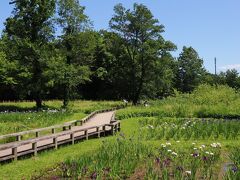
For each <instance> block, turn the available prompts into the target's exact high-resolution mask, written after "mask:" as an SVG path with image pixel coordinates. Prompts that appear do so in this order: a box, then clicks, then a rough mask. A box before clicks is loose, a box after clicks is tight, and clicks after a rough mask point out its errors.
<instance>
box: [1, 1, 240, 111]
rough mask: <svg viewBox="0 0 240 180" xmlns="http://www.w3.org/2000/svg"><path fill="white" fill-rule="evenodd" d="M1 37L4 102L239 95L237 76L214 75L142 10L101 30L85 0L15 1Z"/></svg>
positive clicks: (119, 12) (125, 12)
mask: <svg viewBox="0 0 240 180" xmlns="http://www.w3.org/2000/svg"><path fill="white" fill-rule="evenodd" d="M10 3H11V4H14V9H13V11H12V15H11V16H10V17H9V18H7V19H6V22H5V28H4V31H3V33H2V36H1V38H0V100H23V99H28V100H34V101H36V106H37V107H38V108H41V107H42V101H43V100H45V99H62V100H63V106H64V107H67V105H68V102H69V100H70V99H76V98H84V99H115V100H119V99H127V100H129V101H131V102H132V103H133V104H137V103H138V102H139V101H140V100H144V99H149V98H150V99H154V98H164V97H166V96H169V95H173V94H174V92H175V90H178V91H180V92H182V93H185V92H187V93H191V92H192V91H193V90H194V89H195V88H196V87H197V86H199V85H200V84H202V83H208V84H211V85H218V84H227V85H229V86H230V87H232V88H235V89H240V76H239V73H238V72H237V70H228V71H226V72H220V73H219V74H217V75H214V74H212V73H210V72H208V71H207V70H206V69H205V68H204V67H203V59H201V58H200V55H199V54H198V52H197V51H196V50H195V49H194V48H192V47H185V46H184V47H183V49H182V52H181V53H180V55H179V56H178V57H174V56H173V55H172V54H173V53H172V52H174V51H175V50H176V49H177V47H176V45H175V44H174V43H173V42H171V41H169V40H166V39H165V38H164V37H163V33H164V30H165V28H164V26H163V25H162V24H161V23H160V22H159V20H158V19H156V18H154V16H153V14H152V12H151V11H150V10H149V9H148V8H147V7H146V6H145V5H143V4H137V3H135V4H133V7H132V8H129V9H127V8H125V7H124V6H123V5H122V4H117V5H116V6H115V7H114V14H113V16H112V18H111V19H110V20H109V29H107V30H106V29H102V30H99V31H96V30H95V29H94V27H93V23H92V22H91V20H90V19H89V17H88V16H87V15H86V14H85V7H83V6H82V5H81V4H80V2H79V1H78V0H21V1H20V0H15V1H11V2H10Z"/></svg>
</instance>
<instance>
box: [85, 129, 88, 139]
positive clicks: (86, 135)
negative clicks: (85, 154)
mask: <svg viewBox="0 0 240 180" xmlns="http://www.w3.org/2000/svg"><path fill="white" fill-rule="evenodd" d="M85 137H86V140H88V130H85Z"/></svg>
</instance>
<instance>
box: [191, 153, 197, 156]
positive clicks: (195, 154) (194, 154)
mask: <svg viewBox="0 0 240 180" xmlns="http://www.w3.org/2000/svg"><path fill="white" fill-rule="evenodd" d="M191 156H193V157H198V156H199V154H198V153H193V154H191Z"/></svg>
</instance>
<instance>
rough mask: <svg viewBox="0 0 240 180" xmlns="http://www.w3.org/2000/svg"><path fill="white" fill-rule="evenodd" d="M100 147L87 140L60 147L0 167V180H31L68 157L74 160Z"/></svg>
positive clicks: (96, 143)
mask: <svg viewBox="0 0 240 180" xmlns="http://www.w3.org/2000/svg"><path fill="white" fill-rule="evenodd" d="M100 145H101V141H99V140H89V141H85V142H81V143H78V144H75V145H72V146H67V147H62V148H60V149H58V150H55V151H52V150H51V151H46V152H43V153H41V154H39V155H38V156H37V157H32V158H30V159H25V160H19V161H16V162H13V163H10V164H6V165H1V166H0V176H1V179H11V180H15V179H22V178H23V179H24V178H25V179H31V178H33V177H34V176H40V175H42V172H43V170H46V169H50V168H53V167H55V166H56V165H57V164H58V163H60V162H63V161H65V160H66V159H68V158H69V157H71V158H74V157H78V156H81V155H83V154H86V153H89V154H91V152H94V151H96V150H97V149H98V148H99V147H100Z"/></svg>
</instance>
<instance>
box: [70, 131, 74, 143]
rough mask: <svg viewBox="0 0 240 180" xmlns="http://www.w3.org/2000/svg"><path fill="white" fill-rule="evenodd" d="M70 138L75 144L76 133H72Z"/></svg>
mask: <svg viewBox="0 0 240 180" xmlns="http://www.w3.org/2000/svg"><path fill="white" fill-rule="evenodd" d="M70 139H71V140H72V144H74V133H71V134H70Z"/></svg>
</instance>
